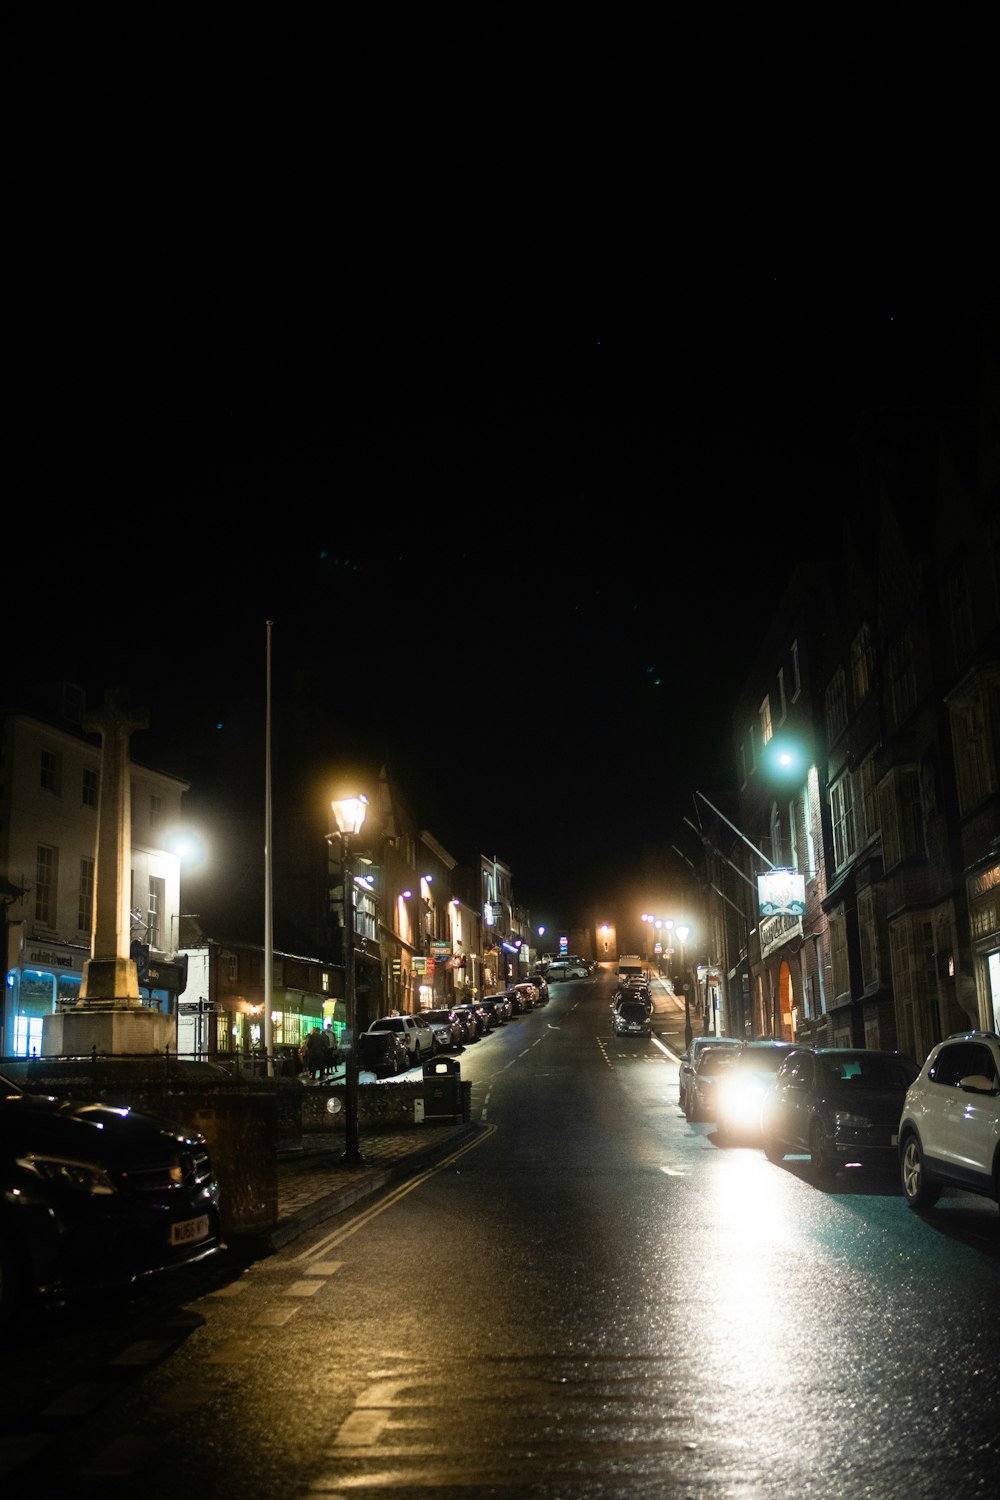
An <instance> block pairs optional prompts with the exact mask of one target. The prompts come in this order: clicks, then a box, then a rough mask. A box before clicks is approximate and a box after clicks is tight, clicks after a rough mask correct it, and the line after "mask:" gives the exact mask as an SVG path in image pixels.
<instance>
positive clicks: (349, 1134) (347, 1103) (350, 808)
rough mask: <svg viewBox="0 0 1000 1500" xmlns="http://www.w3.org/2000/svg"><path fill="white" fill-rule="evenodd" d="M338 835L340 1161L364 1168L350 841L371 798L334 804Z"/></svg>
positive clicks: (359, 830)
mask: <svg viewBox="0 0 1000 1500" xmlns="http://www.w3.org/2000/svg"><path fill="white" fill-rule="evenodd" d="M331 805H332V807H333V816H334V817H335V818H336V820H337V831H336V832H335V833H331V834H329V835H328V837H329V838H330V839H331V840H332V839H335V838H339V839H340V849H341V873H342V875H343V885H344V1008H345V1010H346V1013H347V1051H346V1056H345V1059H344V1126H345V1136H346V1144H345V1148H344V1154H343V1156H342V1157H341V1158H340V1160H341V1162H342V1164H343V1165H344V1166H345V1167H360V1166H363V1165H364V1157H363V1156H362V1155H361V1149H360V1146H359V1143H358V994H357V987H356V984H355V974H354V877H353V875H352V874H351V871H350V868H349V858H350V852H351V839H352V838H354V837H355V836H356V835H357V834H359V833H360V832H361V829H362V827H363V826H364V821H365V814H366V812H367V810H368V798H367V797H365V796H357V797H340V798H338V799H336V800H335V801H334V802H333V803H332V804H331Z"/></svg>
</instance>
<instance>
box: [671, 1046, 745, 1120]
mask: <svg viewBox="0 0 1000 1500" xmlns="http://www.w3.org/2000/svg"><path fill="white" fill-rule="evenodd" d="M742 1046H743V1043H742V1041H741V1040H740V1038H739V1037H736V1036H696V1037H694V1038H692V1041H691V1045H690V1046H689V1047H687V1048H686V1049H685V1051H684V1052H682V1053H681V1062H680V1067H679V1068H678V1070H677V1102H678V1104H679V1105H680V1107H681V1109H682V1110H683V1111H684V1113H685V1114H687V1092H688V1086H689V1084H690V1082H691V1079H692V1078H693V1077H694V1070H695V1068H696V1067H697V1066H698V1054H699V1053H700V1052H701V1050H702V1048H703V1047H732V1048H734V1049H738V1048H740V1047H742Z"/></svg>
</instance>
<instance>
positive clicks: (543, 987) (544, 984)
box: [528, 970, 549, 1005]
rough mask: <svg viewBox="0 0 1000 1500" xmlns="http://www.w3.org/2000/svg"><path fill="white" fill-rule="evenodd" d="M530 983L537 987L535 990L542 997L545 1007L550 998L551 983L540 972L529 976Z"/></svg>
mask: <svg viewBox="0 0 1000 1500" xmlns="http://www.w3.org/2000/svg"><path fill="white" fill-rule="evenodd" d="M528 983H529V984H533V985H534V986H535V989H536V990H537V991H538V993H539V995H540V996H541V997H542V1004H543V1005H544V1004H545V1002H546V1000H547V999H548V998H549V982H548V980H547V979H546V977H545V975H544V974H543V973H541V971H540V970H539V971H537V972H535V973H531V974H529V975H528Z"/></svg>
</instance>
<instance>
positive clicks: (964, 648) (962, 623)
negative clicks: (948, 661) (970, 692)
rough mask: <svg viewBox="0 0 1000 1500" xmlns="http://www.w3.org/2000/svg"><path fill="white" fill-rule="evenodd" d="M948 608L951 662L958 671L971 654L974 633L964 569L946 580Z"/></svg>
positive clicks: (970, 602)
mask: <svg viewBox="0 0 1000 1500" xmlns="http://www.w3.org/2000/svg"><path fill="white" fill-rule="evenodd" d="M948 610H949V617H950V618H949V623H950V625H951V649H952V664H953V666H954V668H955V671H956V672H960V671H961V670H962V668H963V667H964V665H965V663H966V662H967V661H968V660H969V658H970V657H971V656H972V653H973V650H974V648H975V634H974V632H973V628H972V601H971V600H970V598H969V584H968V579H967V578H966V575H965V570H964V569H961V570H960V571H958V572H956V573H954V574H953V575H952V577H951V578H950V579H949V580H948Z"/></svg>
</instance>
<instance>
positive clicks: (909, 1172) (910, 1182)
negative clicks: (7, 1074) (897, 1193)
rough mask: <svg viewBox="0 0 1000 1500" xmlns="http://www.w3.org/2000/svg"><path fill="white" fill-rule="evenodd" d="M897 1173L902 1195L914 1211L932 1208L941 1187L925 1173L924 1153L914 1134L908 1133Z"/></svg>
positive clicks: (939, 1194) (919, 1211)
mask: <svg viewBox="0 0 1000 1500" xmlns="http://www.w3.org/2000/svg"><path fill="white" fill-rule="evenodd" d="M899 1173H900V1177H901V1179H902V1183H903V1195H904V1197H905V1198H906V1201H907V1203H908V1204H909V1205H910V1207H911V1208H912V1209H913V1210H914V1212H915V1213H923V1211H924V1209H926V1208H933V1207H934V1205H935V1203H936V1202H937V1201H938V1199H939V1198H940V1196H941V1189H940V1187H939V1186H938V1185H937V1183H935V1182H932V1181H931V1180H930V1178H929V1177H928V1175H927V1167H926V1165H925V1163H924V1153H923V1151H922V1150H921V1148H920V1142H919V1141H918V1140H917V1137H916V1136H915V1135H908V1136H907V1138H906V1141H905V1143H904V1145H903V1154H902V1156H901V1157H900V1162H899Z"/></svg>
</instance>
